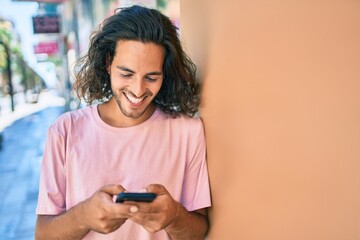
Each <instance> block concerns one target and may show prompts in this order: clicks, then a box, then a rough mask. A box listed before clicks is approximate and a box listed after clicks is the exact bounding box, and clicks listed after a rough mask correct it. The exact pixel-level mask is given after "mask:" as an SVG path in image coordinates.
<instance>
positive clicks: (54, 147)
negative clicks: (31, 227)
mask: <svg viewBox="0 0 360 240" xmlns="http://www.w3.org/2000/svg"><path fill="white" fill-rule="evenodd" d="M65 147H66V144H65V138H64V136H63V135H62V134H60V131H59V130H58V129H57V127H56V125H52V126H51V127H50V128H49V130H48V135H47V141H46V145H45V149H44V154H43V159H42V165H41V173H40V184H39V197H38V205H37V209H36V213H37V214H39V215H58V214H61V213H63V212H65V209H66V205H65V190H66V178H65Z"/></svg>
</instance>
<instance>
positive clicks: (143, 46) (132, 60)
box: [114, 40, 164, 67]
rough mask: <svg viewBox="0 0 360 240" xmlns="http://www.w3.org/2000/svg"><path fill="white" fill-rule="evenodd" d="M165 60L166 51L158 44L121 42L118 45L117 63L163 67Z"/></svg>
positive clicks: (116, 52) (115, 59)
mask: <svg viewBox="0 0 360 240" xmlns="http://www.w3.org/2000/svg"><path fill="white" fill-rule="evenodd" d="M163 60H164V49H163V47H162V46H160V45H158V44H155V43H152V42H149V43H143V42H140V41H133V40H125V41H124V40H119V41H118V42H117V43H116V49H115V56H114V62H115V63H120V64H133V65H138V64H141V65H151V66H154V67H159V66H160V67H162V64H163ZM129 67H130V66H129ZM134 67H135V66H134Z"/></svg>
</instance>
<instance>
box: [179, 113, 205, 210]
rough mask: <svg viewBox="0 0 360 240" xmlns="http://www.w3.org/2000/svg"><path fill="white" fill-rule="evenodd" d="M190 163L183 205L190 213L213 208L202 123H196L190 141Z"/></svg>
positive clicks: (186, 175)
mask: <svg viewBox="0 0 360 240" xmlns="http://www.w3.org/2000/svg"><path fill="white" fill-rule="evenodd" d="M189 143H190V146H189V149H192V150H190V151H189V156H188V162H187V166H186V172H185V178H184V183H183V194H182V204H183V205H184V207H185V208H186V209H187V210H188V211H194V210H197V209H201V208H206V207H210V206H211V196H210V186H209V176H208V168H207V163H206V141H205V134H204V128H203V124H202V121H201V120H200V119H198V121H196V125H195V128H194V129H192V134H191V139H189Z"/></svg>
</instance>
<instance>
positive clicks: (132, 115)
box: [112, 90, 151, 119]
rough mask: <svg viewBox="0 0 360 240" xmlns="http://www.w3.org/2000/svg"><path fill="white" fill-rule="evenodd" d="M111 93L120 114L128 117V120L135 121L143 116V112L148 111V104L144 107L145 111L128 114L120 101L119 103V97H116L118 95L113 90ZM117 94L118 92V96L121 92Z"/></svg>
mask: <svg viewBox="0 0 360 240" xmlns="http://www.w3.org/2000/svg"><path fill="white" fill-rule="evenodd" d="M112 92H113V97H114V99H115V101H116V103H117V105H118V107H119V109H120V111H121V113H122V114H123V115H124V116H126V117H128V118H133V119H136V118H139V117H141V116H142V115H144V113H145V112H146V111H147V110H148V109H149V107H150V106H151V104H148V105H147V106H146V107H145V109H144V110H143V111H141V112H136V111H132V112H130V111H127V110H126V109H125V108H124V107H123V106H122V104H121V101H120V99H119V96H118V93H117V92H115V91H114V90H113V91H112ZM119 92H120V94H123V93H122V91H119Z"/></svg>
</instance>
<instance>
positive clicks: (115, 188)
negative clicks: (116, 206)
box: [100, 184, 125, 195]
mask: <svg viewBox="0 0 360 240" xmlns="http://www.w3.org/2000/svg"><path fill="white" fill-rule="evenodd" d="M100 191H102V192H105V193H108V194H111V195H116V194H118V193H121V192H124V191H125V188H123V186H121V185H118V184H110V185H105V186H103V187H102V188H101V189H100Z"/></svg>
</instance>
